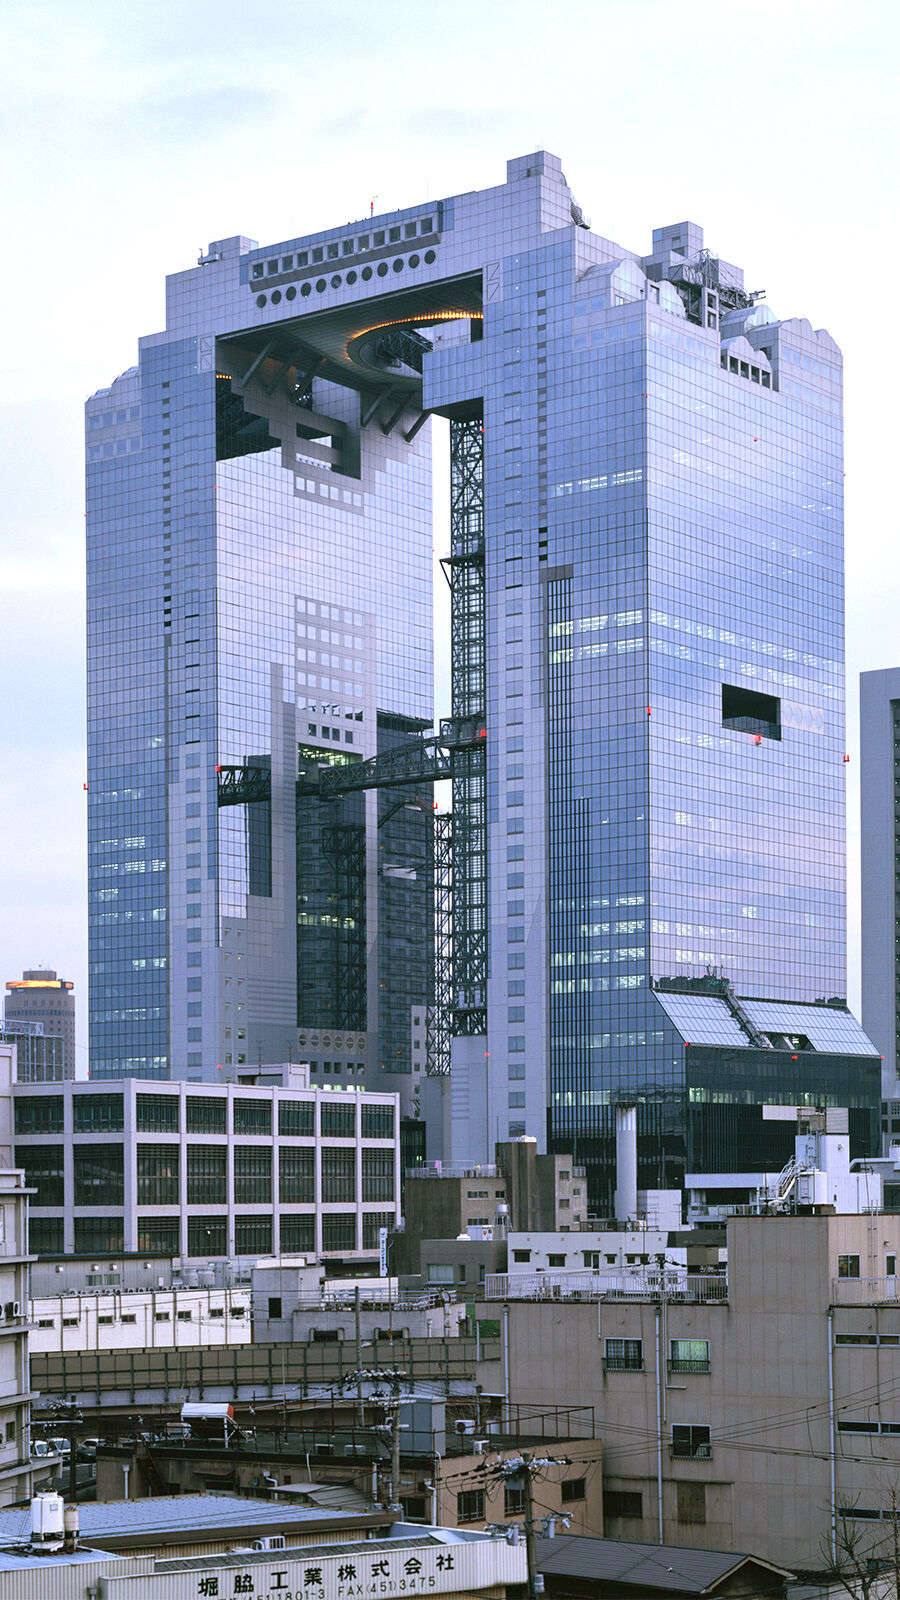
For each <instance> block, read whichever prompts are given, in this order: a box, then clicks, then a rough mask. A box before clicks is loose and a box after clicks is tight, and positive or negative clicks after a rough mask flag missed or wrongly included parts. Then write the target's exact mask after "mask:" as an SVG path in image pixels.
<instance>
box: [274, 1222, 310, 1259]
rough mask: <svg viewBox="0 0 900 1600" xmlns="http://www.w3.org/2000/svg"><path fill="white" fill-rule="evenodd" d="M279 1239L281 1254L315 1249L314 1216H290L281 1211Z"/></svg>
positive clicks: (293, 1253)
mask: <svg viewBox="0 0 900 1600" xmlns="http://www.w3.org/2000/svg"><path fill="white" fill-rule="evenodd" d="M279 1240H280V1244H281V1250H282V1254H283V1255H296V1254H298V1253H302V1252H304V1251H308V1250H315V1248H316V1219H315V1217H304V1216H296V1217H292V1216H286V1215H284V1213H282V1216H281V1222H280V1230H279Z"/></svg>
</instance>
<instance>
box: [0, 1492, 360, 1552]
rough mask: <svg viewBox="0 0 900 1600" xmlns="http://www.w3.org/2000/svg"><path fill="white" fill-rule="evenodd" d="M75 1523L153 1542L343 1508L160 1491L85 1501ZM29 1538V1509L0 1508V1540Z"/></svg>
mask: <svg viewBox="0 0 900 1600" xmlns="http://www.w3.org/2000/svg"><path fill="white" fill-rule="evenodd" d="M78 1512H79V1524H80V1530H81V1537H82V1538H83V1539H86V1540H87V1539H90V1540H98V1541H99V1542H100V1543H102V1541H103V1540H104V1539H105V1538H111V1539H112V1538H117V1537H121V1536H122V1535H123V1534H127V1535H130V1536H132V1537H133V1536H135V1535H140V1536H141V1537H142V1538H146V1540H147V1543H148V1544H151V1543H153V1541H154V1540H156V1539H158V1538H160V1537H161V1536H162V1535H164V1534H167V1533H171V1534H177V1533H180V1532H182V1531H189V1532H191V1533H199V1532H202V1533H203V1534H204V1535H205V1536H211V1537H215V1534H216V1532H217V1531H218V1530H219V1529H224V1530H225V1531H226V1532H227V1530H228V1529H229V1528H231V1527H240V1528H246V1527H248V1526H252V1527H254V1528H258V1529H259V1530H260V1531H262V1532H265V1530H266V1529H271V1530H272V1531H275V1532H282V1531H284V1530H285V1529H297V1528H302V1527H303V1526H304V1525H307V1526H308V1525H309V1524H310V1523H317V1522H321V1521H322V1517H323V1512H326V1514H327V1518H328V1521H329V1522H334V1521H335V1520H336V1519H339V1518H340V1517H341V1512H340V1511H339V1510H338V1511H333V1510H331V1508H330V1507H328V1508H326V1507H323V1506H296V1505H292V1504H291V1503H290V1501H286V1500H253V1499H251V1498H250V1497H249V1496H242V1495H227V1494H185V1495H161V1496H160V1497H159V1498H158V1499H150V1500H108V1501H103V1500H100V1501H90V1500H89V1501H87V1502H85V1504H83V1505H80V1506H79V1508H78ZM346 1519H347V1521H348V1522H350V1523H351V1524H357V1525H358V1513H357V1512H355V1511H348V1512H347V1513H346ZM30 1537H31V1510H30V1508H28V1509H26V1510H24V1511H0V1544H20V1543H26V1542H27V1541H28V1540H29V1539H30Z"/></svg>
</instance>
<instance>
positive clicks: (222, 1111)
mask: <svg viewBox="0 0 900 1600" xmlns="http://www.w3.org/2000/svg"><path fill="white" fill-rule="evenodd" d="M398 1116H399V1112H398V1100H397V1096H396V1095H391V1094H367V1093H359V1094H356V1093H350V1092H348V1091H343V1092H340V1091H339V1092H334V1091H332V1092H330V1093H326V1092H325V1091H324V1090H322V1089H294V1090H287V1089H274V1088H254V1087H249V1086H247V1087H245V1086H244V1085H236V1084H224V1083H223V1084H221V1085H219V1086H218V1087H214V1086H213V1085H211V1084H208V1085H197V1086H193V1085H192V1086H190V1087H189V1086H188V1085H186V1084H185V1083H181V1084H178V1083H172V1084H165V1083H163V1084H158V1085H153V1086H151V1088H150V1089H148V1088H147V1086H146V1085H142V1084H141V1083H140V1082H139V1080H136V1079H128V1080H125V1081H124V1082H121V1083H110V1084H102V1085H99V1086H98V1085H97V1084H95V1083H93V1082H91V1083H64V1084H56V1085H55V1084H47V1085H38V1084H34V1085H31V1084H29V1085H20V1086H18V1087H16V1088H15V1089H14V1090H13V1096H12V1117H13V1122H14V1132H13V1139H14V1145H15V1155H16V1160H18V1161H21V1162H22V1164H23V1167H24V1170H25V1173H26V1179H27V1181H28V1183H29V1184H31V1185H33V1186H34V1188H35V1190H36V1193H35V1195H34V1199H33V1208H32V1215H31V1243H32V1246H33V1249H34V1252H35V1254H38V1255H57V1254H59V1253H60V1252H62V1251H66V1252H69V1253H74V1254H76V1255H80V1256H101V1257H102V1256H109V1255H112V1256H119V1255H122V1254H123V1253H130V1254H139V1253H140V1252H141V1251H147V1252H148V1253H149V1254H150V1255H151V1256H153V1255H160V1256H163V1257H165V1256H168V1257H179V1258H180V1260H181V1262H182V1264H185V1263H194V1264H200V1265H203V1264H205V1263H207V1262H210V1261H215V1260H218V1259H222V1258H226V1259H235V1258H238V1259H241V1258H243V1259H244V1260H247V1259H252V1260H255V1259H256V1258H257V1257H259V1256H263V1255H269V1254H271V1252H272V1250H273V1249H274V1250H277V1251H279V1252H283V1253H285V1254H296V1253H297V1252H300V1253H301V1254H304V1255H306V1254H308V1255H309V1257H310V1258H314V1257H317V1256H322V1257H324V1258H326V1259H329V1260H331V1261H332V1262H333V1263H334V1262H340V1261H342V1260H344V1259H345V1258H353V1259H356V1258H357V1257H359V1258H361V1259H362V1260H368V1261H370V1262H371V1263H372V1265H373V1266H374V1265H376V1264H377V1262H378V1259H379V1231H380V1229H381V1228H390V1227H393V1225H394V1223H395V1221H396V1218H397V1216H398V1214H399V1206H400V1200H399V1184H400V1175H399V1165H398V1160H397V1148H398Z"/></svg>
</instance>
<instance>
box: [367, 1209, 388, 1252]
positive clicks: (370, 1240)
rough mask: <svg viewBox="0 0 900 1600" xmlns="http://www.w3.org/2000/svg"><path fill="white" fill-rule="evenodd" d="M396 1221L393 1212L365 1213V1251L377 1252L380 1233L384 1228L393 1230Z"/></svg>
mask: <svg viewBox="0 0 900 1600" xmlns="http://www.w3.org/2000/svg"><path fill="white" fill-rule="evenodd" d="M395 1221H396V1218H395V1216H394V1213H393V1211H364V1212H363V1242H362V1247H363V1249H364V1250H377V1249H378V1246H379V1243H380V1240H379V1237H378V1235H379V1232H380V1231H381V1229H382V1228H393V1227H394V1224H395Z"/></svg>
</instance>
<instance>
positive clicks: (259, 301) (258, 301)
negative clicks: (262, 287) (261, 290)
mask: <svg viewBox="0 0 900 1600" xmlns="http://www.w3.org/2000/svg"><path fill="white" fill-rule="evenodd" d="M265 303H266V297H265V295H264V294H258V295H257V296H256V304H257V305H258V306H259V307H260V308H261V307H262V306H264V305H265Z"/></svg>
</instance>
